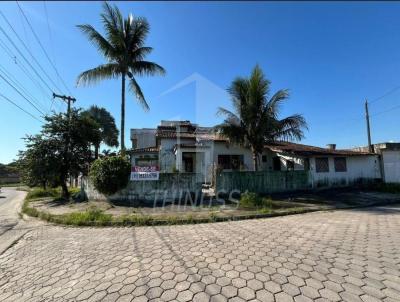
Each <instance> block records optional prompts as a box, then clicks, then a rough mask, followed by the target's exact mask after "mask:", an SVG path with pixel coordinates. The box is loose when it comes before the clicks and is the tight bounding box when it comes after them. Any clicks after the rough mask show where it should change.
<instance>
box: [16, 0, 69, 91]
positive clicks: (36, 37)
mask: <svg viewBox="0 0 400 302" xmlns="http://www.w3.org/2000/svg"><path fill="white" fill-rule="evenodd" d="M15 2H16V3H17V5H18V8H19V9H20V11H21V12H22V14H23V16H24V18H25V20H26V22H27V23H28V25H29V28H30V29H31V31H32V33H33V36H34V37H35V39H36V41H37V42H38V44H39V45H40V48H41V49H42V50H43V53H44V54H45V56H46V58H47V60H48V61H49V63H50V65H51V66H52V67H53V69H54V71H55V73H56V75H57V77H58V78H59V79H60V81H61V83H62V84H63V86H64V87H65V89H66V90H67V91H68V93H69V94H72V93H71V92H70V90H69V89H68V87H67V85H66V84H65V82H64V79H63V78H62V77H61V76H60V74H59V73H58V69H57V68H56V66H55V65H54V63H53V62H52V61H51V59H50V56H49V55H48V53H47V51H46V49H45V48H44V47H43V44H42V42H41V41H40V39H39V37H38V36H37V34H36V32H35V30H34V29H33V26H32V24H31V23H30V22H29V19H28V17H27V16H26V15H25V12H24V11H23V9H22V8H21V6H20V5H19V3H18V1H15Z"/></svg>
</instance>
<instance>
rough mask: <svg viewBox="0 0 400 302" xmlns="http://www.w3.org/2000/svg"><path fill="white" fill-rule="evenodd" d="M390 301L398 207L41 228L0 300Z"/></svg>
mask: <svg viewBox="0 0 400 302" xmlns="http://www.w3.org/2000/svg"><path fill="white" fill-rule="evenodd" d="M66 300H68V301H86V300H87V301H116V300H118V301H227V300H229V301H296V302H300V301H313V300H314V301H364V302H369V301H387V302H389V301H400V208H399V207H386V208H370V209H363V210H352V211H350V210H349V211H335V212H324V213H312V214H305V215H296V216H287V217H280V218H272V219H259V220H247V221H238V222H227V223H215V224H201V225H186V226H168V227H138V228H105V229H100V228H63V227H56V226H45V227H41V228H37V229H35V230H32V231H30V232H29V233H28V234H26V235H25V236H24V237H23V238H22V239H21V240H20V241H19V242H18V243H17V244H15V245H14V246H13V247H11V248H10V249H8V250H7V251H6V252H5V253H4V254H3V255H1V256H0V301H66Z"/></svg>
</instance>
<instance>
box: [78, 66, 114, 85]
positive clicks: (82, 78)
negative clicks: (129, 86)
mask: <svg viewBox="0 0 400 302" xmlns="http://www.w3.org/2000/svg"><path fill="white" fill-rule="evenodd" d="M120 74H121V73H120V70H119V66H118V64H115V63H110V64H103V65H100V66H97V67H95V68H92V69H89V70H86V71H84V72H82V73H81V74H80V75H79V76H78V79H77V83H76V84H77V86H80V85H91V84H96V83H97V82H99V81H102V80H105V79H114V78H117V77H118V76H120Z"/></svg>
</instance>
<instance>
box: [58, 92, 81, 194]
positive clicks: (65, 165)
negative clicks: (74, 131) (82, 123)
mask: <svg viewBox="0 0 400 302" xmlns="http://www.w3.org/2000/svg"><path fill="white" fill-rule="evenodd" d="M55 98H59V99H62V100H63V101H64V102H66V103H67V105H68V109H67V117H68V136H67V138H66V144H65V147H64V155H63V157H64V163H63V165H62V166H63V169H64V170H65V173H66V174H68V172H69V168H70V164H69V157H70V155H69V150H70V141H71V134H70V132H71V131H70V128H71V102H72V103H75V102H76V99H75V98H73V97H71V96H65V95H59V94H56V93H54V92H53V99H55ZM67 178H68V176H67ZM66 182H67V179H62V184H63V195H64V194H66V196H63V197H67V198H69V193H68V189H67V183H66ZM69 182H70V184H71V183H72V179H71V175H70V179H69ZM64 190H65V193H64Z"/></svg>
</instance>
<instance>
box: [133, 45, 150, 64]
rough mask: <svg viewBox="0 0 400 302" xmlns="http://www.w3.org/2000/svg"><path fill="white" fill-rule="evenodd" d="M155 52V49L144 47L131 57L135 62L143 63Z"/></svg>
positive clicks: (137, 49) (135, 51) (136, 50)
mask: <svg viewBox="0 0 400 302" xmlns="http://www.w3.org/2000/svg"><path fill="white" fill-rule="evenodd" d="M152 51H153V47H147V46H142V47H139V48H136V49H135V50H133V51H132V53H131V57H132V58H133V59H134V60H135V61H143V60H144V58H145V57H146V56H147V55H148V54H150V53H151V52H152Z"/></svg>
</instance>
